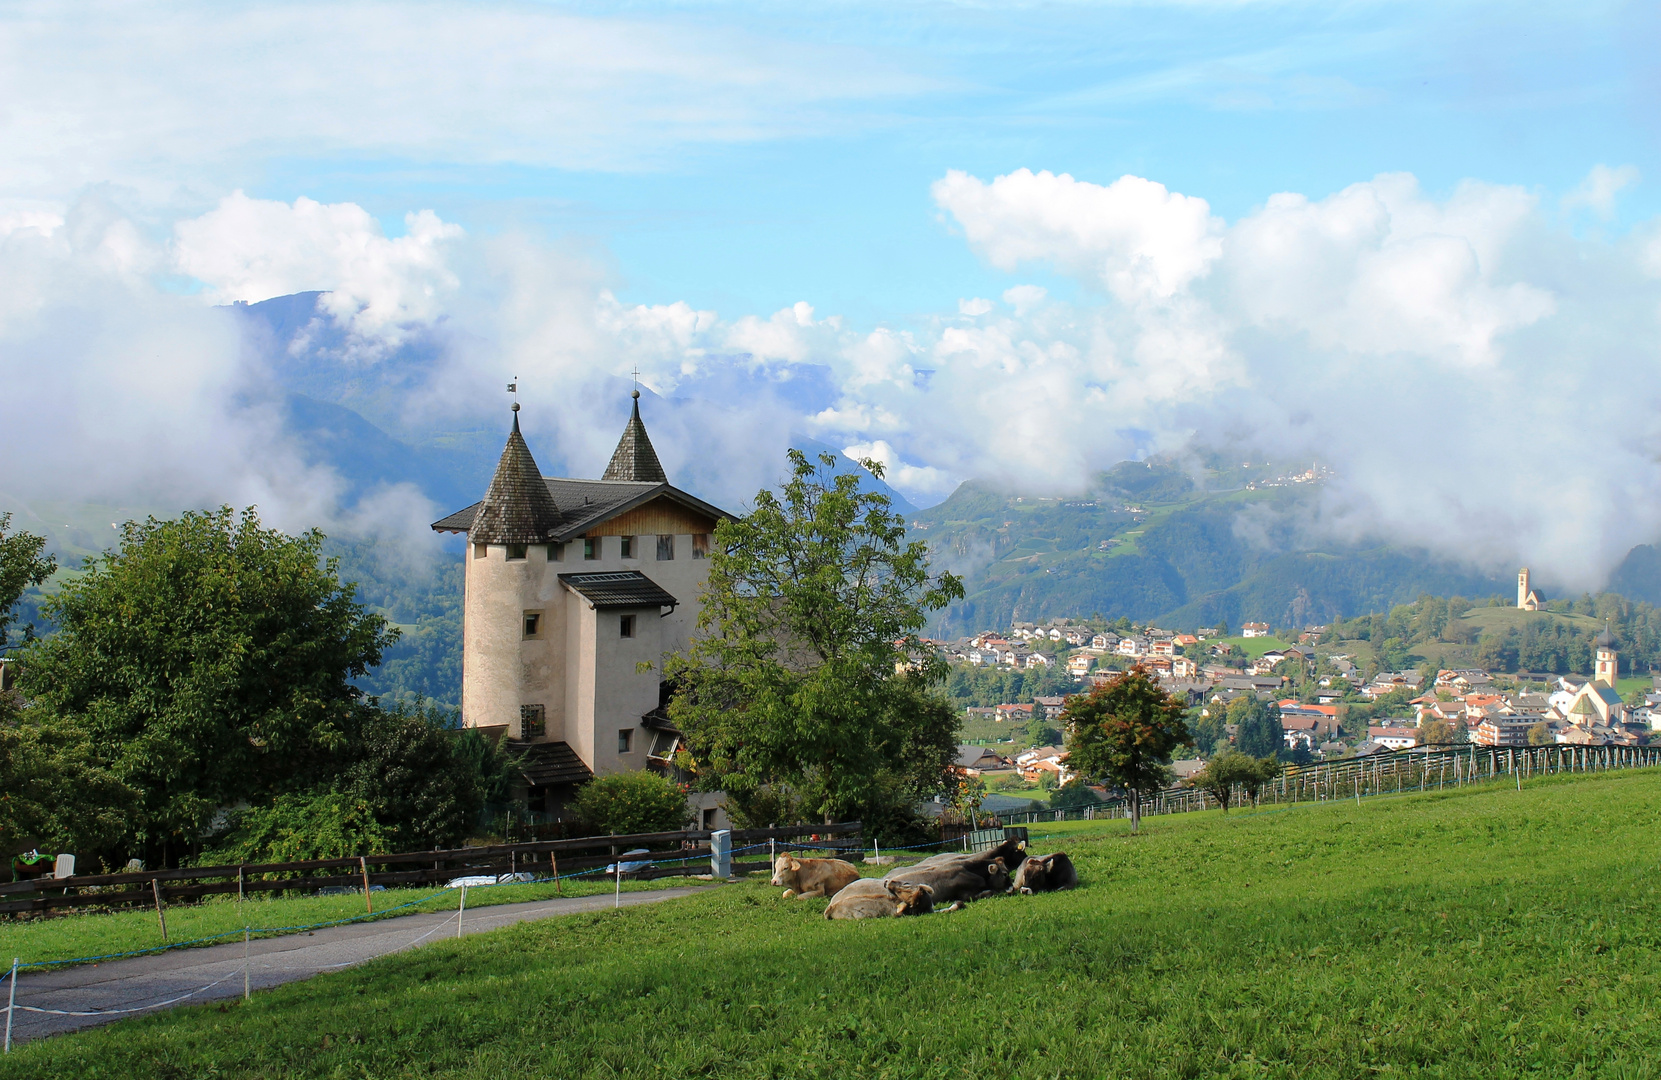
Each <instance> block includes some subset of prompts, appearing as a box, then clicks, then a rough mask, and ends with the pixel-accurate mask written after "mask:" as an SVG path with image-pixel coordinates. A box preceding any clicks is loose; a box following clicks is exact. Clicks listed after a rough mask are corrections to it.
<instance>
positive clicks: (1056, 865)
mask: <svg viewBox="0 0 1661 1080" xmlns="http://www.w3.org/2000/svg"><path fill="white" fill-rule="evenodd" d="M1077 884H1078V871H1077V870H1075V869H1073V860H1072V859H1069V858H1068V857H1067V853H1066V852H1065V851H1058V852H1056V853H1055V854H1054V855H1046V856H1044V857H1043V858H1041V859H1039V858H1031V859H1028V860H1026V861H1025V862H1023V863H1022V864H1021V866H1020V868H1019V869H1018V870H1016V871H1015V891H1016V892H1018V893H1021V894H1022V895H1023V896H1031V895H1032V894H1033V893H1041V892H1055V891H1057V890H1059V889H1071V888H1073V887H1074V886H1076V885H1077Z"/></svg>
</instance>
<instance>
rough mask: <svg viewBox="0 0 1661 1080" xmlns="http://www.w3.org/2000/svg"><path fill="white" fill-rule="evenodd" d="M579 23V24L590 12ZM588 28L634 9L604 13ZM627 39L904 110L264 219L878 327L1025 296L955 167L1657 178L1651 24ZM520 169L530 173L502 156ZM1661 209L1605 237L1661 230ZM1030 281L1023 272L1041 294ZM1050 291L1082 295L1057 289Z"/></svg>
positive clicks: (264, 189) (1440, 9)
mask: <svg viewBox="0 0 1661 1080" xmlns="http://www.w3.org/2000/svg"><path fill="white" fill-rule="evenodd" d="M573 10H578V9H573ZM587 10H590V11H593V12H614V11H616V9H615V8H611V7H605V8H600V7H594V8H589V9H587ZM628 12H629V14H630V15H632V16H636V17H644V18H648V19H651V20H654V21H658V22H660V23H662V24H665V25H669V26H683V27H687V28H688V29H689V30H693V31H697V32H701V33H710V34H715V35H722V34H735V35H743V36H744V37H746V38H750V39H753V40H759V41H761V42H764V43H772V42H786V43H790V44H791V45H793V46H797V47H801V48H804V49H806V50H808V52H809V53H810V54H811V55H812V62H814V63H823V64H827V65H834V64H835V63H836V62H837V60H838V58H839V57H850V56H851V57H857V58H859V59H860V60H861V61H862V62H863V63H865V64H868V65H870V67H871V68H872V69H875V70H876V71H879V72H881V73H882V78H883V81H887V82H889V83H891V84H894V85H893V86H892V88H889V89H883V88H881V87H878V88H873V90H872V91H871V92H870V94H869V96H865V95H861V94H859V92H858V88H857V87H855V88H853V89H851V90H850V89H848V88H845V87H838V88H836V89H835V90H834V92H833V93H832V94H831V95H830V96H831V98H832V100H827V101H823V102H807V103H804V102H798V103H794V104H793V105H792V106H790V107H789V108H787V109H785V110H782V115H780V116H777V117H772V118H770V119H772V120H773V121H774V124H773V125H770V126H772V127H773V128H774V130H773V131H771V132H769V134H767V135H766V136H765V137H756V138H725V137H714V138H707V139H700V140H696V141H691V142H682V141H680V140H664V141H663V142H661V143H659V144H656V145H653V140H652V139H651V138H650V136H649V135H648V136H646V137H644V138H640V137H639V135H638V133H636V135H635V136H634V138H635V139H637V140H638V143H639V145H637V146H631V147H630V148H629V149H628V153H627V154H626V155H625V157H626V160H623V161H620V162H613V163H609V165H608V166H607V167H601V168H585V169H571V168H548V167H536V166H534V165H525V164H518V163H513V162H505V163H502V164H494V165H479V164H477V163H470V162H462V161H443V160H437V159H429V160H425V161H423V160H400V161H396V162H391V163H389V162H386V161H383V160H374V159H367V160H365V159H359V160H340V159H339V158H335V157H330V158H324V159H317V158H307V157H304V156H299V155H281V156H274V157H273V158H271V159H269V160H263V161H253V162H249V166H250V171H249V174H248V179H247V181H246V183H245V186H246V187H247V189H248V190H249V191H250V193H251V194H258V195H260V196H262V197H266V198H274V199H285V200H286V199H292V198H294V197H295V196H296V195H302V194H304V195H310V196H312V197H314V198H318V199H321V200H323V201H330V202H332V201H342V200H349V201H354V202H357V203H359V204H361V205H364V206H367V207H369V208H371V209H372V210H373V211H374V212H376V213H378V214H380V215H382V216H383V217H384V218H385V219H386V221H387V222H388V226H389V228H392V229H396V228H398V227H399V222H400V221H401V218H402V216H403V214H404V213H405V212H406V211H407V210H408V209H409V208H411V207H412V206H414V205H417V204H418V205H420V206H432V207H433V208H435V209H437V210H438V211H439V213H440V215H441V216H443V217H445V218H446V220H454V221H458V222H461V223H462V224H463V225H466V226H468V227H470V228H481V229H491V228H497V227H503V226H507V225H517V226H523V225H526V224H533V225H535V226H536V227H538V228H541V229H545V230H548V231H549V232H551V233H555V234H569V235H574V236H578V237H582V238H588V239H591V240H593V241H594V242H595V243H597V244H598V245H600V246H601V247H602V248H603V249H604V250H605V251H606V252H608V253H609V254H610V256H611V257H613V258H615V260H616V263H617V266H618V269H619V271H620V273H621V275H622V281H623V284H622V287H621V290H620V294H621V295H623V296H625V297H626V298H628V299H630V300H635V301H638V302H644V303H654V302H663V301H665V300H671V299H684V300H687V301H689V302H691V303H693V304H694V305H696V306H700V307H711V308H716V309H720V310H730V309H742V310H773V309H776V308H778V307H782V306H785V305H787V304H789V303H793V302H795V301H797V300H803V299H807V300H809V301H810V302H812V303H814V304H815V305H816V306H818V307H821V308H822V309H827V310H835V311H839V312H843V313H846V314H849V315H850V316H852V317H855V318H858V319H863V320H865V321H873V320H877V319H896V318H904V317H906V316H907V315H909V314H912V313H915V312H919V311H933V310H938V309H940V308H942V307H944V306H949V305H950V304H951V303H953V302H954V301H955V300H956V299H957V298H958V297H962V296H971V295H980V294H988V293H993V292H998V291H1001V290H1002V289H1004V288H1007V287H1008V285H1009V284H1010V283H1011V282H1012V281H1013V279H1011V278H1009V277H1008V275H1005V274H1002V273H999V272H997V271H993V270H989V269H988V268H986V267H985V266H984V265H982V264H981V263H980V262H979V261H978V260H977V259H976V258H975V256H974V255H973V253H971V252H970V251H968V250H967V249H966V248H965V247H964V245H963V244H962V243H961V242H960V241H959V239H958V238H956V237H955V236H953V235H952V231H951V229H950V227H949V226H948V225H947V224H946V223H944V222H942V221H941V219H940V218H941V215H940V214H939V213H938V211H937V210H936V209H935V207H934V206H933V205H932V203H931V200H930V199H929V195H928V188H929V185H930V184H931V183H933V182H934V181H935V180H937V179H939V178H940V176H942V175H943V174H944V172H945V171H946V170H947V169H948V168H956V169H963V170H966V171H968V172H970V173H972V174H975V175H980V176H993V175H998V174H1001V173H1005V172H1008V171H1011V170H1013V169H1016V168H1021V167H1028V168H1032V169H1034V170H1037V169H1048V170H1051V171H1053V172H1069V173H1071V174H1073V175H1074V176H1076V177H1079V178H1080V179H1090V180H1095V181H1098V182H1103V183H1105V182H1108V181H1111V180H1113V179H1115V178H1117V177H1118V176H1120V175H1123V174H1125V173H1133V174H1135V175H1139V176H1146V177H1149V178H1151V179H1155V180H1158V181H1160V182H1161V183H1163V184H1165V185H1166V186H1167V187H1170V188H1172V189H1174V190H1178V191H1182V192H1185V193H1188V194H1193V195H1198V196H1201V197H1203V198H1205V199H1207V200H1208V201H1209V202H1210V203H1211V205H1212V207H1213V208H1214V210H1215V211H1216V212H1217V213H1219V214H1221V215H1222V216H1224V217H1225V218H1228V219H1234V218H1237V217H1239V216H1240V215H1242V214H1244V213H1246V212H1248V211H1249V210H1250V209H1252V208H1253V207H1255V206H1258V205H1260V204H1261V203H1262V202H1263V200H1264V199H1265V198H1267V197H1268V196H1269V195H1270V194H1273V193H1275V192H1279V191H1298V192H1303V193H1305V194H1309V195H1311V196H1317V197H1318V196H1321V195H1325V194H1328V193H1331V192H1333V191H1337V190H1339V189H1341V188H1343V187H1345V186H1347V185H1349V184H1351V183H1355V182H1357V181H1362V180H1367V179H1369V178H1371V177H1372V176H1374V175H1375V174H1378V173H1385V172H1403V171H1405V172H1411V173H1413V174H1415V175H1416V176H1417V177H1418V178H1419V179H1420V181H1421V183H1422V184H1423V185H1424V186H1425V188H1426V189H1427V190H1429V191H1432V192H1437V191H1446V190H1448V189H1450V188H1451V187H1452V186H1453V185H1454V184H1456V183H1457V182H1458V181H1460V180H1462V179H1465V178H1470V177H1474V178H1478V179H1482V180H1487V181H1491V182H1494V183H1502V184H1517V185H1522V186H1523V187H1526V188H1529V189H1533V190H1538V191H1540V192H1541V193H1543V194H1544V195H1546V196H1547V197H1548V198H1550V197H1554V196H1561V195H1563V194H1565V193H1567V192H1569V191H1571V190H1572V189H1573V188H1574V187H1575V186H1576V185H1577V184H1579V183H1580V181H1581V179H1582V178H1583V177H1584V176H1585V175H1586V173H1587V170H1588V169H1590V168H1591V167H1592V166H1593V165H1595V164H1598V163H1600V162H1601V163H1607V164H1609V165H1615V166H1618V165H1634V166H1636V167H1637V168H1638V169H1639V171H1640V173H1641V175H1643V176H1645V177H1650V176H1661V172H1658V171H1657V169H1656V167H1655V166H1656V162H1655V156H1656V142H1657V138H1656V137H1657V134H1658V131H1657V118H1656V117H1657V114H1656V110H1655V109H1654V107H1653V103H1654V102H1655V101H1656V100H1657V95H1658V92H1661V82H1658V80H1657V76H1656V71H1655V67H1656V65H1655V62H1654V60H1653V57H1654V56H1655V55H1656V53H1657V51H1658V49H1661V40H1658V37H1657V27H1658V19H1657V17H1656V16H1655V14H1654V9H1653V7H1651V6H1647V5H1641V4H1632V5H1597V4H1592V5H1561V4H1559V5H1528V4H1515V3H1506V4H1473V5H1458V4H1384V3H1379V4H1251V3H1246V4H1204V3H1200V4H1173V5H1160V4H1098V5H1093V4H1083V3H1080V4H1034V5H1008V6H1003V5H998V6H991V5H943V4H933V5H930V4H920V5H894V4H882V5H857V4H849V5H834V6H833V5H825V6H823V7H822V8H821V9H820V10H818V11H815V12H810V13H807V14H805V15H804V14H803V13H802V11H801V9H800V7H799V6H797V5H788V6H786V5H778V6H761V7H756V6H748V5H668V6H659V5H634V6H632V7H631V8H629V9H628ZM503 152H504V154H506V155H508V156H510V157H511V156H512V153H513V151H512V148H511V147H504V148H503ZM1657 205H1658V198H1657V196H1656V195H1655V194H1654V193H1653V186H1652V185H1650V184H1644V183H1640V184H1639V185H1637V186H1636V187H1635V188H1633V189H1632V190H1631V191H1629V192H1628V193H1626V196H1625V198H1624V199H1623V200H1622V203H1621V205H1620V211H1619V216H1618V218H1617V219H1616V220H1615V221H1614V222H1613V223H1610V224H1602V225H1601V227H1603V228H1620V227H1621V226H1622V225H1623V224H1626V223H1630V222H1631V221H1635V220H1640V219H1643V218H1647V217H1649V216H1651V215H1652V214H1653V213H1654V212H1655V210H1656V207H1657ZM1032 276H1033V275H1032V274H1030V273H1029V274H1027V275H1025V277H1026V278H1031V277H1032ZM1045 283H1046V284H1048V285H1050V286H1051V287H1052V288H1056V287H1060V288H1062V289H1066V288H1067V285H1066V283H1064V282H1060V283H1058V282H1057V281H1055V280H1054V279H1047V280H1046V281H1045Z"/></svg>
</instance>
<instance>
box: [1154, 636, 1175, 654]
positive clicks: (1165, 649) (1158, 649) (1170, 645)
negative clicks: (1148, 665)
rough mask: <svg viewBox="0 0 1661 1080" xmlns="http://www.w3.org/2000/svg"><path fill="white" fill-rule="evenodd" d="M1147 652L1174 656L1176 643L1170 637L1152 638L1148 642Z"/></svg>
mask: <svg viewBox="0 0 1661 1080" xmlns="http://www.w3.org/2000/svg"><path fill="white" fill-rule="evenodd" d="M1148 653H1149V655H1151V656H1175V655H1176V654H1177V643H1176V641H1175V640H1174V639H1172V638H1154V639H1153V640H1152V641H1150V642H1148Z"/></svg>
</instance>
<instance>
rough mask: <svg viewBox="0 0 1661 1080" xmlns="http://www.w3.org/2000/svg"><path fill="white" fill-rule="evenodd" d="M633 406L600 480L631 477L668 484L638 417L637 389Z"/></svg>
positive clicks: (639, 480) (655, 452) (638, 398)
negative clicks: (621, 435)
mask: <svg viewBox="0 0 1661 1080" xmlns="http://www.w3.org/2000/svg"><path fill="white" fill-rule="evenodd" d="M632 396H633V398H634V407H633V410H632V411H631V412H630V414H629V422H628V424H627V426H625V427H624V428H623V437H622V438H621V439H619V440H618V442H617V449H616V450H615V451H613V453H612V455H611V464H609V465H607V466H606V472H605V475H604V476H602V477H601V479H602V480H633V481H637V482H642V483H651V484H667V483H668V482H669V477H668V475H667V474H666V473H665V472H664V471H663V465H662V464H661V463H660V462H659V461H658V459H657V451H656V450H653V449H652V440H651V439H650V438H648V437H647V435H646V425H645V423H643V422H642V421H641V419H640V389H639V387H638V386H637V387H636V388H635V391H634V393H633V395H632Z"/></svg>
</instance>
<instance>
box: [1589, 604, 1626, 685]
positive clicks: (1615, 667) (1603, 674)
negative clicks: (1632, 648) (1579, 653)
mask: <svg viewBox="0 0 1661 1080" xmlns="http://www.w3.org/2000/svg"><path fill="white" fill-rule="evenodd" d="M1593 644H1594V645H1596V646H1597V655H1596V658H1595V661H1594V663H1593V665H1592V681H1593V682H1601V683H1606V684H1608V685H1609V686H1611V687H1613V686H1614V685H1615V676H1616V675H1618V674H1619V663H1618V661H1617V660H1616V657H1615V635H1614V634H1611V633H1610V632H1609V621H1608V620H1607V619H1605V620H1604V623H1603V633H1601V634H1599V635H1598V636H1597V638H1596V639H1595V640H1594V641H1593Z"/></svg>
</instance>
